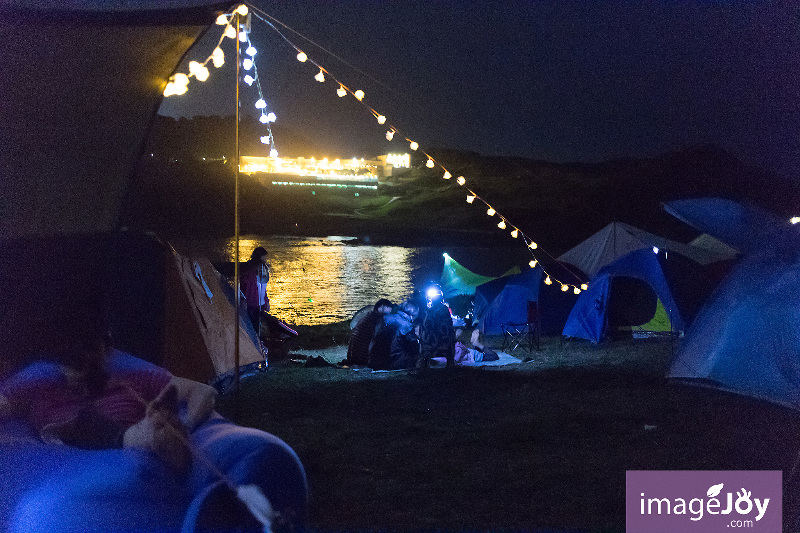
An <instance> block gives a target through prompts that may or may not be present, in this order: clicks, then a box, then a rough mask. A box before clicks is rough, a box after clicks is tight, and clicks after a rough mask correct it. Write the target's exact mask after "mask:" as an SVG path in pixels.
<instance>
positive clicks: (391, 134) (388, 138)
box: [386, 130, 394, 141]
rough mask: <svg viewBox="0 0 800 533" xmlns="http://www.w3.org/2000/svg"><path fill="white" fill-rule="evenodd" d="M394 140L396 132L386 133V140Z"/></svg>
mask: <svg viewBox="0 0 800 533" xmlns="http://www.w3.org/2000/svg"><path fill="white" fill-rule="evenodd" d="M393 138H394V130H389V131H387V132H386V140H387V141H391V140H392V139H393Z"/></svg>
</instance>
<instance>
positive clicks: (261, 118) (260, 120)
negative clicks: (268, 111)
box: [258, 115, 267, 124]
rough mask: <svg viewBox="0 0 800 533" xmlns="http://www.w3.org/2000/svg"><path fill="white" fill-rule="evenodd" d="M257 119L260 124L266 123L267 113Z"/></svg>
mask: <svg viewBox="0 0 800 533" xmlns="http://www.w3.org/2000/svg"><path fill="white" fill-rule="evenodd" d="M258 121H259V122H261V123H262V124H266V123H267V115H261V116H260V117H259V118H258Z"/></svg>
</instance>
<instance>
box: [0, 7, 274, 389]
mask: <svg viewBox="0 0 800 533" xmlns="http://www.w3.org/2000/svg"><path fill="white" fill-rule="evenodd" d="M53 5H54V3H53V2H44V1H40V2H36V1H33V2H31V1H26V2H22V1H14V0H2V1H0V49H2V50H3V52H2V58H3V76H2V78H1V80H2V81H0V94H2V95H3V104H2V106H3V120H2V122H0V146H2V154H3V155H2V157H0V267H2V270H1V271H0V285H1V286H2V289H3V290H2V291H0V309H3V310H4V311H5V313H4V316H3V324H2V328H0V336H2V339H3V340H8V339H9V335H12V331H13V332H14V335H16V337H15V338H16V339H17V341H19V340H20V339H21V338H25V339H28V340H30V341H31V342H32V343H35V342H38V341H37V339H39V338H41V337H45V338H46V336H47V334H48V332H47V325H46V324H44V325H42V324H38V322H37V321H38V320H39V319H40V316H39V315H40V313H37V306H41V305H47V303H48V301H49V299H50V298H64V297H70V296H73V295H86V294H88V293H92V292H102V293H104V297H105V298H106V300H107V301H108V302H114V303H115V304H116V307H115V308H114V309H113V313H112V316H111V317H110V318H111V319H112V320H111V322H112V325H115V326H116V334H117V338H118V340H119V341H120V342H123V339H128V340H127V341H126V342H132V343H134V344H136V343H138V346H134V347H133V348H132V351H134V352H137V350H138V352H137V353H139V354H140V355H145V356H147V358H149V359H151V360H155V361H156V362H159V363H160V364H163V365H164V366H166V367H167V368H168V369H170V370H172V371H173V372H174V373H175V374H177V375H182V376H185V377H190V378H194V379H199V380H211V379H213V378H215V377H220V376H222V375H224V374H225V373H226V372H229V371H230V370H231V369H232V368H233V365H234V363H233V361H234V358H233V355H232V352H231V351H230V350H229V349H228V347H229V346H231V345H232V344H233V339H234V338H235V334H234V332H233V323H234V317H235V313H236V311H234V306H233V305H232V304H231V298H230V297H229V296H226V295H225V292H226V289H225V287H224V286H223V285H222V284H221V281H220V280H218V279H217V274H216V273H215V272H214V270H213V268H211V267H210V265H209V264H207V262H204V261H203V260H202V259H200V258H193V259H192V258H185V257H181V256H180V255H178V254H176V253H175V252H174V250H171V249H169V248H165V247H163V246H162V247H161V248H158V246H156V249H155V250H154V251H153V253H152V254H148V253H144V254H142V255H141V256H139V257H132V258H129V259H130V261H129V262H127V263H123V262H120V259H121V258H123V257H126V255H125V254H126V250H125V249H122V250H116V251H115V249H114V244H113V243H114V239H115V238H116V237H115V235H118V234H115V233H114V231H115V230H117V229H119V228H118V225H119V220H120V217H121V212H122V208H123V205H124V203H125V199H126V192H127V191H128V189H129V187H130V181H131V179H132V176H133V175H134V173H135V168H136V164H137V161H138V159H139V157H140V156H141V150H142V147H143V146H144V142H145V139H146V136H147V133H148V128H149V126H150V124H151V122H152V120H153V118H154V117H155V115H156V112H157V110H158V107H159V105H160V103H161V100H162V98H163V90H164V87H165V86H166V83H167V80H168V79H169V77H170V76H171V75H172V73H173V72H174V70H175V68H176V67H177V65H178V63H179V62H180V60H181V59H182V58H183V56H184V54H186V52H187V50H188V49H189V48H190V47H191V46H192V44H193V43H194V42H195V41H196V40H197V39H198V38H199V37H200V36H201V35H202V34H203V32H204V31H205V30H206V29H207V28H209V26H211V25H212V24H213V22H214V20H215V19H216V17H217V15H218V14H219V13H221V12H223V11H225V10H226V8H228V7H229V6H230V5H231V4H228V3H226V4H222V3H211V2H186V1H174V0H173V1H166V2H165V1H158V2H156V1H151V2H147V1H144V2H137V3H136V4H135V5H133V4H132V3H130V2H124V1H113V0H112V1H102V2H101V1H91V0H67V1H61V2H58V4H57V5H58V7H57V8H53ZM115 262H116V263H115ZM123 267H124V268H123ZM125 269H127V270H125ZM123 271H124V272H128V274H126V275H130V277H131V279H132V280H137V279H138V280H148V279H149V280H152V282H153V284H158V288H156V287H150V289H152V291H153V292H152V294H151V295H150V297H149V298H138V297H140V296H142V294H136V293H135V292H133V291H128V294H125V293H124V291H123V292H120V290H123V289H125V288H126V285H124V284H120V283H117V282H115V280H114V276H117V275H120V273H122V272H123ZM109 273H110V274H109ZM201 278H202V280H203V281H204V283H202V282H201V281H200V280H201ZM204 285H205V287H204ZM205 289H208V292H206V290H205ZM209 294H210V296H209ZM137 298H138V300H137ZM12 302H13V305H12ZM137 306H138V307H137ZM159 309H160V310H161V311H160V315H159V314H158V313H156V314H155V315H152V316H148V313H153V311H154V310H159ZM172 313H175V314H177V316H172ZM223 315H224V320H229V321H230V322H229V324H230V327H229V326H227V325H226V324H228V323H227V322H226V324H223V323H222V322H221V321H222V320H223V319H222V318H221V317H222V316H223ZM157 316H160V318H156V317H157ZM148 320H150V324H149V326H146V325H143V324H142V323H143V322H147V321H148ZM137 321H138V322H139V323H137ZM170 321H172V322H170ZM170 324H172V325H170ZM176 324H177V325H176ZM170 327H172V328H173V329H174V332H175V333H176V335H178V337H179V336H180V335H181V334H185V335H186V337H185V338H183V339H181V340H178V337H169V336H168V335H166V336H165V331H169V328H170ZM26 328H27V329H28V330H30V331H28V332H26V331H24V330H25V329H26ZM192 332H194V333H195V334H196V335H193V334H192ZM238 335H239V337H240V340H241V341H243V342H242V343H241V344H242V346H243V347H244V348H243V349H242V352H241V355H242V358H241V359H240V363H242V364H247V363H252V362H257V361H259V360H263V357H262V356H261V353H260V351H259V350H258V348H257V347H256V345H255V344H254V343H253V342H252V341H251V340H250V339H251V338H252V337H251V335H249V334H248V331H247V330H246V325H245V326H243V327H242V328H240V331H239V332H238ZM147 336H151V337H153V338H154V339H156V340H155V341H153V343H151V344H150V345H149V346H147V345H146V344H147V343H146V342H144V339H145V338H146V337H147ZM170 338H171V339H172V340H171V341H170V340H168V339H170ZM159 343H160V344H159ZM3 344H4V346H3V347H2V348H0V349H2V350H3V352H2V358H0V371H2V370H3V369H4V368H3V365H4V364H5V366H6V367H7V366H8V365H9V363H8V358H9V357H14V356H15V355H18V353H19V350H16V351H15V350H14V349H13V347H14V343H9V342H4V343H3ZM6 369H7V368H6Z"/></svg>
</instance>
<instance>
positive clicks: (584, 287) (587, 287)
mask: <svg viewBox="0 0 800 533" xmlns="http://www.w3.org/2000/svg"><path fill="white" fill-rule="evenodd" d="M588 289H589V285H587V284H586V283H582V284H581V290H582V291H585V290H588Z"/></svg>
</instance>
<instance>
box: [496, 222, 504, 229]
mask: <svg viewBox="0 0 800 533" xmlns="http://www.w3.org/2000/svg"><path fill="white" fill-rule="evenodd" d="M497 227H498V228H500V229H506V221H505V220H501V221H500V223H499V224H498V225H497Z"/></svg>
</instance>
